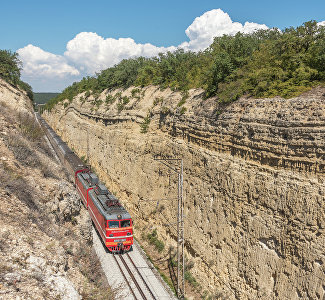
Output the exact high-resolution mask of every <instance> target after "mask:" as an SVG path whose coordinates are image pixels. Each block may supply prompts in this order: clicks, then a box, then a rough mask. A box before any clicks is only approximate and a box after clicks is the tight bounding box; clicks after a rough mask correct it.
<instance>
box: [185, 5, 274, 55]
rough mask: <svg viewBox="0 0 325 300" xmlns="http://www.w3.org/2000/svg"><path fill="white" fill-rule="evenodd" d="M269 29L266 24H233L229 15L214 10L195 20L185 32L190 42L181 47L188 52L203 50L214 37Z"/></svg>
mask: <svg viewBox="0 0 325 300" xmlns="http://www.w3.org/2000/svg"><path fill="white" fill-rule="evenodd" d="M267 28H268V27H267V26H266V25H264V24H257V23H250V22H246V23H245V24H244V25H242V24H241V23H238V22H233V21H232V20H231V18H230V17H229V15H228V14H227V13H225V12H223V11H222V10H221V9H213V10H210V11H207V12H206V13H204V14H203V15H202V16H200V17H197V18H195V20H194V22H193V23H192V24H191V25H190V26H189V27H188V28H187V29H186V30H185V33H186V35H187V36H188V38H189V39H190V41H189V42H184V43H183V44H181V45H180V46H181V47H182V48H185V49H186V50H193V51H197V50H203V49H205V48H207V47H208V46H209V45H210V44H211V43H212V42H213V38H214V37H217V36H222V35H224V34H230V35H234V34H236V33H237V32H243V33H251V32H253V31H255V30H258V29H267Z"/></svg>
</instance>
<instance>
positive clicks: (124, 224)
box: [121, 220, 130, 227]
mask: <svg viewBox="0 0 325 300" xmlns="http://www.w3.org/2000/svg"><path fill="white" fill-rule="evenodd" d="M121 227H130V220H123V221H121Z"/></svg>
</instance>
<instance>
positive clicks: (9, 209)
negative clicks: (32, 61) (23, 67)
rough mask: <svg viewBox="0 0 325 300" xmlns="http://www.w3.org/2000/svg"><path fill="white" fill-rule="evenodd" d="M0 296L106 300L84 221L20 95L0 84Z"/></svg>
mask: <svg viewBox="0 0 325 300" xmlns="http://www.w3.org/2000/svg"><path fill="white" fill-rule="evenodd" d="M0 174H1V180H0V199H1V205H0V299H6V300H7V299H33V300H34V299H89V297H92V296H94V297H95V298H98V299H108V298H112V297H113V295H112V292H111V291H110V290H109V286H108V284H107V282H106V280H105V276H104V275H103V274H102V271H101V267H100V263H99V261H98V260H97V259H96V255H94V253H93V252H92V248H91V222H90V220H89V218H88V214H87V211H86V210H85V209H84V208H82V207H81V205H80V200H79V197H78V195H77V193H76V191H75V188H74V186H73V184H72V183H71V182H70V180H69V178H68V177H67V176H66V172H65V170H64V169H62V167H61V166H60V164H59V163H58V162H57V161H56V160H55V159H54V157H53V156H52V153H51V151H50V149H49V148H48V145H47V144H46V142H45V140H44V138H43V132H42V131H41V129H40V128H39V126H38V124H37V123H36V121H35V119H34V115H33V110H32V103H31V102H30V100H29V99H28V98H27V97H26V95H25V94H24V92H22V91H20V90H17V89H16V88H14V87H12V86H10V85H8V84H7V83H6V82H4V81H2V80H1V79H0Z"/></svg>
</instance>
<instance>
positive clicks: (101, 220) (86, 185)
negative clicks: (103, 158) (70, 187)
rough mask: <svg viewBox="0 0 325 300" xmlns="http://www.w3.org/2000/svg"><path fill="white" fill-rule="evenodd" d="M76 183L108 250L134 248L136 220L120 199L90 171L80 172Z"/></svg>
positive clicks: (77, 174) (118, 250)
mask: <svg viewBox="0 0 325 300" xmlns="http://www.w3.org/2000/svg"><path fill="white" fill-rule="evenodd" d="M75 183H76V188H77V190H78V192H79V194H80V197H81V199H82V202H83V203H84V205H85V207H87V208H88V211H89V215H90V217H91V219H92V220H93V222H94V224H95V227H96V228H97V231H98V233H99V235H100V236H101V238H102V240H103V242H104V243H105V245H106V247H107V248H108V249H109V250H110V251H111V252H120V251H128V250H130V248H131V246H132V245H133V229H132V219H131V216H130V214H129V213H128V212H127V211H126V209H125V208H124V207H123V206H122V205H121V203H120V202H119V201H118V199H117V198H116V197H115V196H114V195H113V194H112V193H110V192H109V191H108V189H107V188H106V186H105V185H104V184H102V183H99V180H98V177H97V176H96V174H94V173H92V172H91V171H90V170H89V169H81V170H78V171H76V172H75Z"/></svg>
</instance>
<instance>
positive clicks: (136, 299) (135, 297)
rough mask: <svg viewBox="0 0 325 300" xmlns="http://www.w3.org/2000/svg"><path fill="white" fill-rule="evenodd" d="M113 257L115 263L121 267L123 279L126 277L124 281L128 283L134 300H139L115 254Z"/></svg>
mask: <svg viewBox="0 0 325 300" xmlns="http://www.w3.org/2000/svg"><path fill="white" fill-rule="evenodd" d="M119 256H120V255H119ZM113 257H114V259H115V261H116V264H117V265H118V267H119V269H120V272H121V274H122V275H123V277H124V280H125V281H126V283H127V285H128V287H129V289H130V291H131V293H132V295H133V297H134V299H135V300H138V298H137V296H136V295H135V293H134V291H133V289H132V287H131V285H130V283H129V281H128V280H127V278H126V276H125V274H124V272H123V270H122V267H121V266H120V264H119V262H118V260H117V258H116V257H115V254H113Z"/></svg>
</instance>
